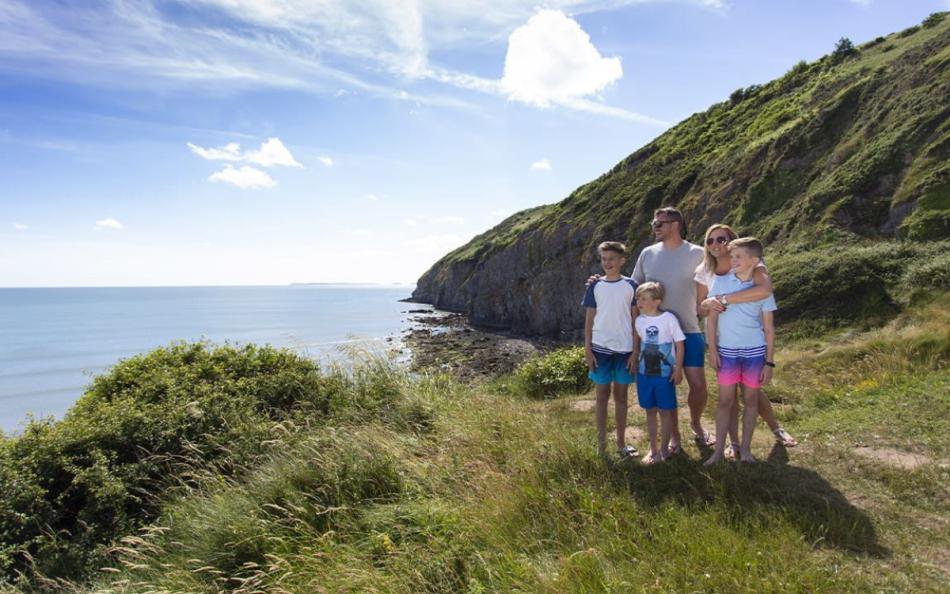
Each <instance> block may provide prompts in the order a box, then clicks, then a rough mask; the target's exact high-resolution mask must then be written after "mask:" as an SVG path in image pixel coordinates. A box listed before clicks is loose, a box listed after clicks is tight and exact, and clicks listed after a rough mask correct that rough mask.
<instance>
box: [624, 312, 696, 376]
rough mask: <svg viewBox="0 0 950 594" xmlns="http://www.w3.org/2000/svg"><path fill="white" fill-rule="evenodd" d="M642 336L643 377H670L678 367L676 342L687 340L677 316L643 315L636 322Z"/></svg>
mask: <svg viewBox="0 0 950 594" xmlns="http://www.w3.org/2000/svg"><path fill="white" fill-rule="evenodd" d="M636 327H637V334H638V335H639V336H640V364H639V369H638V371H639V372H640V373H641V374H642V375H650V376H662V377H669V375H670V374H671V373H673V366H674V365H676V341H682V340H685V338H686V337H685V336H684V335H683V331H682V329H680V325H679V322H677V320H676V316H674V315H673V314H671V313H669V312H664V313H663V314H661V315H659V316H645V315H641V316H639V317H638V318H637V321H636Z"/></svg>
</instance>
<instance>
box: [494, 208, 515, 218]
mask: <svg viewBox="0 0 950 594" xmlns="http://www.w3.org/2000/svg"><path fill="white" fill-rule="evenodd" d="M488 214H490V215H491V216H492V217H495V218H500V219H507V218H508V217H509V216H511V211H510V210H508V209H507V208H496V209H495V210H493V211H491V212H490V213H488Z"/></svg>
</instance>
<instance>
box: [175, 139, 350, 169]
mask: <svg viewBox="0 0 950 594" xmlns="http://www.w3.org/2000/svg"><path fill="white" fill-rule="evenodd" d="M186 144H187V146H188V148H189V149H190V150H191V152H192V153H194V154H196V155H198V156H199V157H201V158H202V159H208V160H209V161H245V162H248V163H253V164H255V165H260V166H262V167H274V166H277V165H281V166H284V167H303V165H301V164H300V163H298V162H297V160H296V159H294V156H293V155H292V154H290V151H289V150H287V147H286V146H284V143H283V142H281V141H280V139H279V138H268V139H267V140H266V141H264V142H263V143H261V146H260V148H259V149H257V150H249V151H244V152H242V151H241V145H240V144H238V143H236V142H232V143H229V144H226V145H224V146H222V147H218V148H203V147H200V146H197V145H195V144H192V143H190V142H188V143H186ZM322 160H323V158H322V157H321V161H322ZM331 163H332V162H331Z"/></svg>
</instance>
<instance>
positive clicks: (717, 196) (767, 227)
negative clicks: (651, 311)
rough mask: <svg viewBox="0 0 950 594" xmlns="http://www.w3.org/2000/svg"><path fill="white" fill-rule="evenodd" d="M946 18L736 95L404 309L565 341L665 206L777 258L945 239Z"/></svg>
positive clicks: (441, 270)
mask: <svg viewBox="0 0 950 594" xmlns="http://www.w3.org/2000/svg"><path fill="white" fill-rule="evenodd" d="M944 16H946V13H943V14H940V15H935V16H933V17H931V18H930V19H928V20H927V21H925V23H924V24H923V25H922V26H920V27H913V28H911V29H908V30H906V31H903V32H900V33H895V34H892V35H890V36H888V37H886V38H878V39H876V40H874V41H872V42H869V43H867V44H864V45H863V46H861V47H859V48H857V49H856V50H854V51H851V52H848V51H839V52H836V53H835V54H831V55H828V56H825V57H824V58H822V59H821V60H818V61H817V62H814V63H811V64H806V63H804V62H802V63H799V64H798V65H796V66H795V67H793V68H792V69H791V70H790V71H789V72H788V73H787V74H786V75H785V76H783V77H782V78H780V79H777V80H775V81H772V82H770V83H768V84H766V85H763V86H758V85H753V86H752V87H749V88H746V89H740V90H737V91H736V92H735V93H733V94H732V96H731V97H730V99H729V100H728V101H724V102H722V103H719V104H717V105H714V106H713V107H711V108H710V109H709V110H707V111H705V112H703V113H698V114H695V115H693V116H692V117H690V118H688V119H687V120H685V121H683V122H681V123H680V124H678V125H677V126H675V127H673V128H672V129H670V130H668V131H667V132H665V133H664V134H662V135H661V136H660V137H658V138H656V139H655V140H654V141H652V142H651V143H649V144H648V145H647V146H644V147H643V148H641V149H639V150H638V151H636V152H635V153H633V154H632V155H630V156H629V157H627V158H626V159H624V160H623V161H622V162H620V163H618V164H617V165H616V166H615V167H614V168H613V169H612V170H611V171H609V172H608V173H606V174H604V175H602V176H601V177H599V178H598V179H596V180H594V181H592V182H590V183H588V184H586V185H584V186H582V187H580V188H578V189H577V190H576V191H575V192H573V193H572V194H571V195H570V196H568V197H567V198H565V199H564V200H562V201H561V202H559V203H557V204H553V205H549V206H542V207H538V208H534V209H530V210H527V211H523V212H520V213H517V214H515V215H513V216H512V217H510V218H509V219H507V220H506V221H504V222H502V223H501V224H500V225H498V226H497V227H495V228H493V229H491V230H489V231H487V232H486V233H484V234H482V235H480V236H478V237H476V238H474V239H473V240H472V241H471V242H470V243H468V244H467V245H465V246H463V247H461V248H459V249H457V250H455V251H453V252H451V253H449V254H447V255H446V256H444V257H443V258H442V259H441V260H439V261H438V262H437V263H436V264H435V265H434V266H433V267H432V268H431V269H430V270H429V271H428V272H426V273H425V274H424V275H423V276H422V277H421V278H420V279H419V281H418V286H417V289H416V291H415V292H414V293H413V299H414V300H416V301H419V302H425V303H431V304H433V305H435V306H436V307H438V308H442V309H448V310H453V311H460V312H464V313H466V314H468V315H469V317H470V319H471V321H472V322H473V323H475V324H477V325H482V326H488V327H496V328H504V329H510V330H513V331H515V332H518V333H523V334H532V335H544V336H552V337H562V338H569V337H576V336H577V331H578V329H579V328H581V327H582V325H583V311H582V309H581V308H580V306H579V303H580V299H581V296H582V294H583V281H584V279H585V278H586V277H587V275H588V274H589V273H590V272H593V271H596V270H597V267H596V264H597V262H596V254H595V247H596V245H597V244H598V243H599V242H601V241H603V240H606V239H616V240H621V241H625V242H626V243H627V244H628V246H631V247H633V248H635V251H634V253H637V252H638V251H639V249H640V248H642V247H643V246H645V245H647V244H648V243H649V242H650V237H651V235H650V229H649V227H648V223H649V221H650V220H651V219H652V214H653V210H654V209H655V208H657V207H659V206H664V205H675V206H677V207H678V208H680V209H681V210H683V212H684V214H685V215H686V217H687V220H688V221H689V224H690V230H689V235H690V238H691V239H692V240H694V241H699V239H700V238H701V237H702V233H703V230H704V229H705V228H706V227H707V226H708V225H709V224H711V223H714V222H718V221H723V222H727V223H729V224H731V225H733V226H734V227H735V228H737V230H739V231H740V232H741V233H743V234H754V235H756V236H758V237H760V238H762V239H763V240H765V241H766V242H768V243H769V244H770V246H771V248H770V249H772V253H776V250H777V251H778V252H779V253H780V252H782V251H783V250H784V251H794V250H798V249H803V248H806V249H807V248H808V247H811V246H814V245H817V244H821V243H829V242H842V241H848V242H852V241H868V240H873V239H876V238H888V237H895V236H897V237H905V238H911V239H917V240H925V241H926V240H934V239H942V238H946V237H948V236H950V123H948V117H947V116H948V115H950V103H948V102H947V99H946V98H947V97H950V18H943V17H944ZM632 266H633V261H630V262H628V267H627V268H628V270H629V269H631V268H632Z"/></svg>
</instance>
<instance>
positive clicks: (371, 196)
mask: <svg viewBox="0 0 950 594" xmlns="http://www.w3.org/2000/svg"><path fill="white" fill-rule="evenodd" d="M363 198H366V199H367V200H369V201H370V202H379V196H377V195H376V194H365V195H364V196H363Z"/></svg>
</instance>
